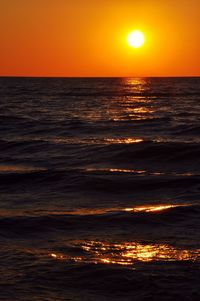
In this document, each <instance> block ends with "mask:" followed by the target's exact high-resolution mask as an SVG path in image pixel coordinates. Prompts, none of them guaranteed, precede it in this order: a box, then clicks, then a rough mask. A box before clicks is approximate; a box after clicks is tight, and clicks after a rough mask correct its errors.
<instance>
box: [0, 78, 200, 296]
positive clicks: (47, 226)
mask: <svg viewBox="0 0 200 301" xmlns="http://www.w3.org/2000/svg"><path fill="white" fill-rule="evenodd" d="M0 125H1V126H0V154H1V156H0V261H1V265H0V300H6V301H10V300H25V301H32V300H37V301H61V300H63V301H64V300H78V301H82V300H83V301H86V300H87V301H93V300H100V301H105V300H111V301H115V300H116V301H118V300H120V301H127V300H136V301H138V300H146V301H147V300H181V301H183V300H192V301H193V300H194V301H197V300H200V285H199V283H200V282H199V280H200V143H199V142H200V78H113V79H112V78H110V79H109V78H107V79H95V78H94V79H64V78H60V79H53V78H52V79H50V78H49V79H48V78H35V79H33V78H32V79H31V78H0Z"/></svg>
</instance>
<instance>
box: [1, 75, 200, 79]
mask: <svg viewBox="0 0 200 301" xmlns="http://www.w3.org/2000/svg"><path fill="white" fill-rule="evenodd" d="M199 77H200V75H166V76H164V75H162V76H159V75H154V76H46V75H45V76H39V75H0V78H199Z"/></svg>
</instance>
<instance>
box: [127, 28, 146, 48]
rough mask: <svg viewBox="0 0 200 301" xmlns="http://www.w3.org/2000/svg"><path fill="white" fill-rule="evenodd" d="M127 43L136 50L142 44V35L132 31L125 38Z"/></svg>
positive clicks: (137, 31)
mask: <svg viewBox="0 0 200 301" xmlns="http://www.w3.org/2000/svg"><path fill="white" fill-rule="evenodd" d="M127 43H128V45H129V46H131V47H134V48H138V47H141V46H142V45H143V44H144V35H143V33H142V32H141V31H139V30H134V31H132V32H130V33H129V35H128V37H127Z"/></svg>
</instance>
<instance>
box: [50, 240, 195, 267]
mask: <svg viewBox="0 0 200 301" xmlns="http://www.w3.org/2000/svg"><path fill="white" fill-rule="evenodd" d="M76 246H79V247H80V248H81V249H82V250H83V251H84V255H82V256H69V255H64V254H56V253H51V254H49V256H50V257H52V258H54V259H56V260H65V261H68V262H82V263H93V264H117V265H125V266H128V265H133V264H134V263H136V262H151V261H188V260H190V261H197V260H199V259H200V249H192V250H190V249H181V248H176V247H173V246H170V245H168V244H142V243H139V242H123V243H108V242H99V241H86V242H82V243H81V242H79V243H78V242H77V244H76Z"/></svg>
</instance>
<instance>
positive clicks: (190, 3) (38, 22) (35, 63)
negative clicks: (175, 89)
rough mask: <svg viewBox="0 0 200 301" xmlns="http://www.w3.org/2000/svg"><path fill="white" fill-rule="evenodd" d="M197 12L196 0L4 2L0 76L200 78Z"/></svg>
mask: <svg viewBox="0 0 200 301" xmlns="http://www.w3.org/2000/svg"><path fill="white" fill-rule="evenodd" d="M199 12H200V1H199V0H140V1H139V0H135V1H134V0H123V1H122V0H0V40H1V45H0V75H2V76H10V75H15V76H17V75H20V76H200V15H199V14H200V13H199ZM135 28H136V29H140V30H142V31H143V33H144V34H145V36H146V43H145V45H144V46H143V47H142V48H139V49H133V48H130V47H129V46H128V45H127V44H126V36H127V34H128V33H129V32H130V31H131V30H133V29H135Z"/></svg>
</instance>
